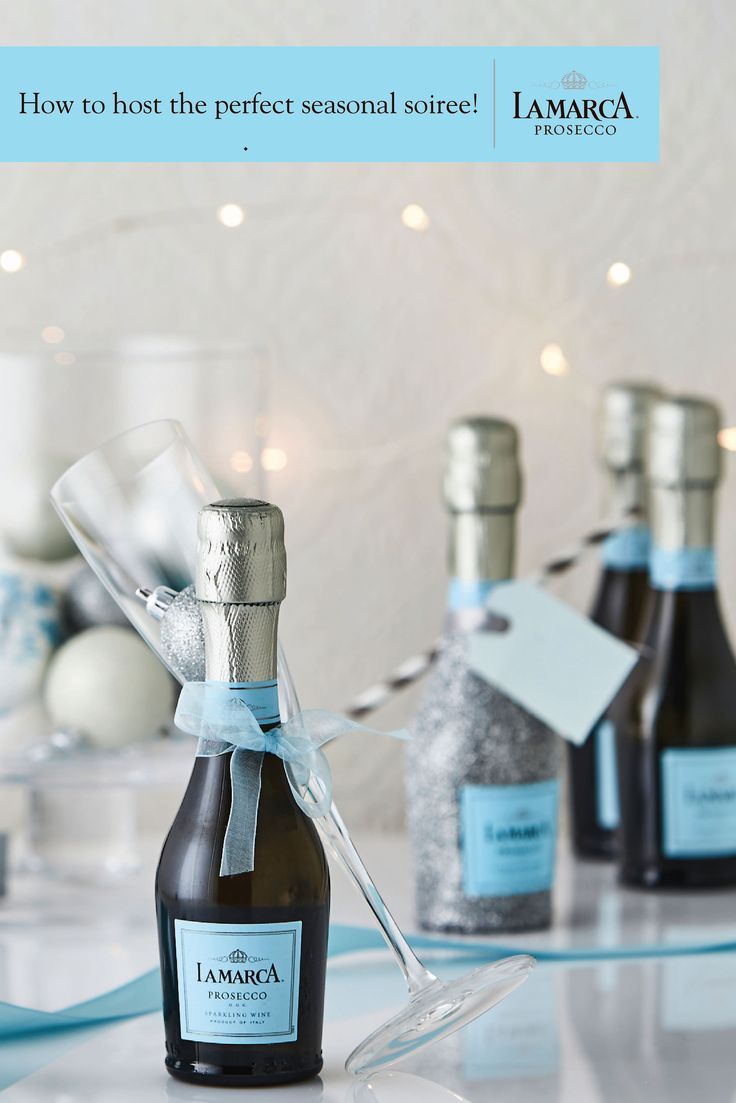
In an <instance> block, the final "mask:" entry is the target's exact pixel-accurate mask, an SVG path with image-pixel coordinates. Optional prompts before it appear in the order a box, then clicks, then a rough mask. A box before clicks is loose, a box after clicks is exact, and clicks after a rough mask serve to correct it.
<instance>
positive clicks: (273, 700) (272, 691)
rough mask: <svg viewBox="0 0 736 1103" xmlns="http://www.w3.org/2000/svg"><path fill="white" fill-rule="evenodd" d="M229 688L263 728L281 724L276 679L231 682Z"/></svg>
mask: <svg viewBox="0 0 736 1103" xmlns="http://www.w3.org/2000/svg"><path fill="white" fill-rule="evenodd" d="M229 688H230V690H231V691H232V693H233V695H234V696H236V697H239V698H240V700H241V701H242V702H243V703H244V704H246V705H247V706H248V708H249V709H250V711H251V712H252V713H253V715H254V716H255V718H256V720H257V721H258V723H259V724H260V725H261V727H266V726H267V725H268V724H278V723H279V722H280V720H281V716H280V713H279V685H278V682H277V681H276V679H275V678H271V679H269V680H268V681H267V682H230V683H229Z"/></svg>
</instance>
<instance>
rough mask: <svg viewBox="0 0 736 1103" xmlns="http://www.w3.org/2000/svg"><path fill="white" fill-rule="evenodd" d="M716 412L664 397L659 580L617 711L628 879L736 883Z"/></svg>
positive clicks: (690, 884)
mask: <svg viewBox="0 0 736 1103" xmlns="http://www.w3.org/2000/svg"><path fill="white" fill-rule="evenodd" d="M718 427H719V414H718V410H717V408H716V407H715V406H713V405H711V404H710V403H708V402H703V401H701V400H698V399H694V398H680V399H672V400H666V401H662V402H658V403H657V404H656V405H655V406H654V409H653V412H652V417H651V426H650V432H649V445H648V470H649V478H650V484H651V517H652V540H653V548H652V556H651V585H652V589H653V591H654V600H653V603H652V607H651V613H650V617H649V623H648V627H647V630H646V633H645V637H644V640H645V646H646V648H647V649H648V650H649V652H650V654H651V658H650V659H649V660H646V659H645V660H644V661H643V662H642V663H641V664H640V665H639V668H638V669H637V670H635V671H634V673H633V675H632V676H631V677H630V679H629V681H628V683H627V685H626V687H625V688H624V691H623V692H622V694H621V695H620V697H619V699H618V701H617V703H616V708H615V714H614V721H615V723H616V729H617V750H618V765H619V788H620V795H621V879H622V880H623V881H624V882H625V883H627V884H632V885H642V886H645V887H649V888H658V887H666V886H669V887H678V888H698V887H709V886H719V885H733V884H736V661H735V660H734V657H733V654H732V651H731V648H730V646H729V643H728V640H727V638H726V634H725V631H724V627H723V624H722V621H721V614H720V610H719V605H718V597H717V593H716V572H715V556H714V551H713V529H714V499H715V489H716V485H717V483H718V480H719V475H720V461H721V450H720V448H719V445H718V443H717V436H716V434H717V432H718Z"/></svg>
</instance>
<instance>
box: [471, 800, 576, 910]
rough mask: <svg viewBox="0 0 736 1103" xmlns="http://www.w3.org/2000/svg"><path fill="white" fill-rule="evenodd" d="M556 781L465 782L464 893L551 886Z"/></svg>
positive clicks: (491, 893) (478, 894)
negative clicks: (503, 783) (519, 783)
mask: <svg viewBox="0 0 736 1103" xmlns="http://www.w3.org/2000/svg"><path fill="white" fill-rule="evenodd" d="M558 798H559V783H558V781H557V780H556V779H552V780H550V781H537V782H532V783H531V784H529V785H465V786H463V788H462V790H461V796H460V813H461V830H462V835H461V847H462V858H463V889H464V892H465V895H466V896H472V897H482V896H517V895H519V894H521V893H527V892H544V891H545V890H546V889H550V888H551V887H552V879H553V875H554V863H555V844H556V841H557V805H558Z"/></svg>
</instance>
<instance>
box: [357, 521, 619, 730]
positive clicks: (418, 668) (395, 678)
mask: <svg viewBox="0 0 736 1103" xmlns="http://www.w3.org/2000/svg"><path fill="white" fill-rule="evenodd" d="M638 519H639V512H638V511H637V510H631V511H630V512H629V513H628V514H627V515H626V518H625V520H622V521H619V522H617V523H614V524H611V525H602V526H600V527H599V528H595V529H591V530H590V531H589V532H586V533H584V534H583V535H582V536H581V537H580V539H579V540H578V541H577V542H576V543H575V544H574V545H573V546H572V547H571V548H570V550H569V551H567V552H560V553H558V554H557V555H554V556H552V557H551V558H549V559H547V560H546V561H545V562H544V563H542V564H541V566H539V567H538V568H537V569H536V570H535V571H532V572H531V573H530V574H528V575H527V576H526V581H527V582H532V583H534V584H535V585H537V586H544V585H546V584H547V583H548V582H551V581H552V580H553V579H555V578H559V577H560V576H561V575H564V574H567V573H568V572H569V571H571V570H573V569H574V568H575V567H576V566H577V565H578V563H580V561H581V560H582V559H583V558H584V557H585V556H586V554H587V553H588V552H589V551H590V550H591V549H593V548H597V547H599V546H600V545H601V544H602V543H603V542H604V541H605V540H607V539H608V537H609V536H613V535H615V534H616V533H617V532H620V531H622V529H625V528H628V527H629V526H630V525H631V524H634V523H636V521H637V520H638ZM441 646H442V641H441V639H438V640H436V641H435V642H434V643H433V644H432V646H431V647H429V648H427V650H426V651H422V652H420V653H419V654H417V655H412V656H411V658H409V659H405V660H404V661H403V662H402V663H400V664H399V665H398V666H397V667H395V668H394V669H393V670H392V671H391V673H390V674H388V675H387V677H386V678H384V679H383V681H381V682H376V683H375V685H372V686H370V687H369V688H368V689H366V690H364V691H363V692H362V693H359V694H358V696H357V697H354V698H353V700H352V701H351V702H350V704H349V705H348V706H347V708H345V709H343V712H344V713H345V715H346V716H349V717H350V719H351V720H361V719H362V718H363V717H365V716H368V715H370V713H372V712H377V711H378V709H380V708H383V706H384V705H385V704H387V703H388V701H390V699H391V698H392V697H393V696H395V694H397V693H400V692H401V690H403V689H406V688H407V687H408V686H411V685H413V684H414V683H415V682H418V681H419V680H420V679H421V678H423V677H424V675H425V674H426V673H427V671H428V670H429V668H430V667H431V666H432V664H433V662H434V661H435V659H436V658H437V655H438V654H439V652H440V648H441Z"/></svg>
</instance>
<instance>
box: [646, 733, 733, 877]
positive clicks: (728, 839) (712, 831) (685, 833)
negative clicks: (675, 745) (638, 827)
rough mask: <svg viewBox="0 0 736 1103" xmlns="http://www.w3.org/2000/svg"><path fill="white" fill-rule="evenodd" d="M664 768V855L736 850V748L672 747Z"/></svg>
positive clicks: (692, 855)
mask: <svg viewBox="0 0 736 1103" xmlns="http://www.w3.org/2000/svg"><path fill="white" fill-rule="evenodd" d="M660 770H661V774H660V776H661V790H662V795H661V805H662V845H663V849H664V853H665V855H666V857H668V858H720V857H724V856H727V855H734V854H736V747H709V748H707V749H704V750H696V749H682V750H680V749H672V748H670V749H669V750H666V751H663V752H662V756H661V760H660Z"/></svg>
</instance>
